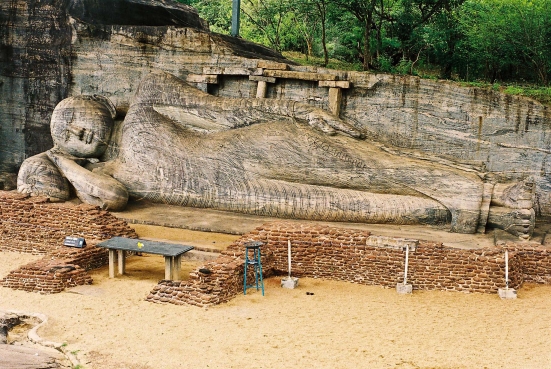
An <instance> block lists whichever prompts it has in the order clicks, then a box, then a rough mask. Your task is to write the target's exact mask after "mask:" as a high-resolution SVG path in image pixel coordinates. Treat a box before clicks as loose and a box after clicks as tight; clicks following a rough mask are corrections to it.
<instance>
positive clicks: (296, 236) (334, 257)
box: [147, 222, 551, 306]
mask: <svg viewBox="0 0 551 369" xmlns="http://www.w3.org/2000/svg"><path fill="white" fill-rule="evenodd" d="M288 240H291V245H292V246H291V248H292V260H293V262H292V275H293V276H296V277H313V278H324V279H334V280H342V281H348V282H354V283H361V284H368V285H381V286H385V287H395V286H396V283H399V282H403V278H404V264H405V247H406V246H407V247H409V250H410V252H409V270H408V283H411V284H412V285H413V287H414V289H417V290H448V291H463V292H482V293H496V292H497V290H498V288H503V287H505V265H504V264H505V260H504V247H493V248H484V249H475V250H466V249H456V248H451V247H446V246H443V245H442V244H441V243H436V242H430V241H419V240H411V239H403V238H392V237H381V236H373V235H371V234H370V233H369V232H366V231H360V230H351V229H340V228H333V227H323V226H318V225H308V224H297V223H288V222H277V223H270V224H266V225H264V226H262V227H260V228H258V229H256V230H254V231H252V232H251V233H249V234H246V235H244V236H243V237H242V238H241V239H240V240H238V241H237V242H235V243H234V244H232V245H231V246H230V247H228V249H227V250H226V251H224V252H223V253H222V255H221V256H220V257H219V258H218V259H217V260H214V261H211V262H208V263H206V264H205V265H203V266H202V268H201V269H203V270H205V269H206V270H207V271H208V272H209V273H203V272H201V271H200V269H197V270H196V271H194V272H192V273H191V274H190V279H189V280H188V281H166V280H164V281H160V282H159V284H158V285H157V286H155V288H154V289H153V290H152V291H151V293H150V294H149V295H148V296H147V300H148V301H151V302H167V303H174V304H192V305H197V306H208V305H213V304H218V303H222V302H226V301H229V300H230V299H231V298H233V297H235V296H236V295H237V294H240V293H243V272H244V270H243V259H244V244H245V243H246V242H249V241H261V242H264V246H262V248H261V250H262V265H263V269H264V277H269V276H271V275H285V274H286V273H287V265H288V264H287V247H288V246H287V241H288ZM505 247H507V248H508V249H509V250H510V252H509V279H510V282H509V287H511V288H519V287H520V286H521V285H522V283H523V282H524V281H530V282H538V283H551V257H550V256H551V255H550V252H549V248H547V247H544V246H538V245H534V244H531V243H518V244H516V243H513V244H508V245H505ZM251 277H252V274H251Z"/></svg>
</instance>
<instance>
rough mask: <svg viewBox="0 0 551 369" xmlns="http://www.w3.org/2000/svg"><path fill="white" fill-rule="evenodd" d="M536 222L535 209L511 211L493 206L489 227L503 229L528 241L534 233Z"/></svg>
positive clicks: (489, 217)
mask: <svg viewBox="0 0 551 369" xmlns="http://www.w3.org/2000/svg"><path fill="white" fill-rule="evenodd" d="M535 221H536V217H535V212H534V209H511V208H506V207H498V206H493V207H490V214H489V216H488V223H487V225H488V226H489V227H494V228H499V229H503V230H504V231H506V232H508V233H510V234H512V235H515V236H518V237H519V238H520V239H522V240H528V239H530V237H532V234H533V233H534V224H535Z"/></svg>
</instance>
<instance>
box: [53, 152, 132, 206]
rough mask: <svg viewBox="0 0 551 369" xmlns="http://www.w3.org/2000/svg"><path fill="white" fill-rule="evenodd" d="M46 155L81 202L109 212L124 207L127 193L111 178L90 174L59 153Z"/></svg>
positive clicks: (99, 174)
mask: <svg viewBox="0 0 551 369" xmlns="http://www.w3.org/2000/svg"><path fill="white" fill-rule="evenodd" d="M47 155H48V157H49V158H50V160H51V161H52V162H53V163H54V164H55V165H56V166H57V168H58V169H59V171H60V172H61V173H62V174H63V175H64V176H65V177H66V178H67V179H68V180H69V182H70V183H71V184H72V185H73V187H74V188H75V190H76V192H77V196H78V197H79V199H81V200H82V201H83V202H86V203H88V204H92V205H97V206H99V207H101V208H102V209H106V210H111V211H119V210H122V209H124V208H125V207H126V203H127V202H128V191H127V190H126V188H125V187H124V186H123V185H122V184H121V183H120V182H119V181H117V180H116V179H114V178H113V177H110V176H108V175H105V174H101V173H95V172H91V171H89V170H87V169H85V168H83V167H81V166H80V165H79V164H77V163H76V162H75V161H73V160H71V159H70V158H69V157H67V156H66V155H64V154H63V153H60V152H59V151H56V150H49V151H47Z"/></svg>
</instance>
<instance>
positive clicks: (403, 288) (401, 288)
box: [396, 283, 413, 295]
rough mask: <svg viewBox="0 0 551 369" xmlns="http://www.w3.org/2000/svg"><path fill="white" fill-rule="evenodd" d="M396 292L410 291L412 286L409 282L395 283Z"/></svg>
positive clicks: (401, 293)
mask: <svg viewBox="0 0 551 369" xmlns="http://www.w3.org/2000/svg"><path fill="white" fill-rule="evenodd" d="M396 292H398V293H399V294H400V295H406V294H408V293H412V292H413V286H412V285H411V284H403V283H397V284H396Z"/></svg>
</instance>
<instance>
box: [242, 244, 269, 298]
mask: <svg viewBox="0 0 551 369" xmlns="http://www.w3.org/2000/svg"><path fill="white" fill-rule="evenodd" d="M262 245H263V243H262V242H259V241H254V242H247V243H246V244H245V277H244V278H243V294H244V295H246V294H247V289H249V288H255V287H256V290H257V291H258V288H259V287H261V288H262V296H264V280H263V279H262V262H261V261H260V246H262ZM250 250H252V251H253V255H252V256H253V257H252V259H250V258H249V251H250ZM249 265H251V266H252V267H253V270H254V279H255V284H251V285H247V269H248V266H249ZM259 279H260V284H259V283H258V281H259Z"/></svg>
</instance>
